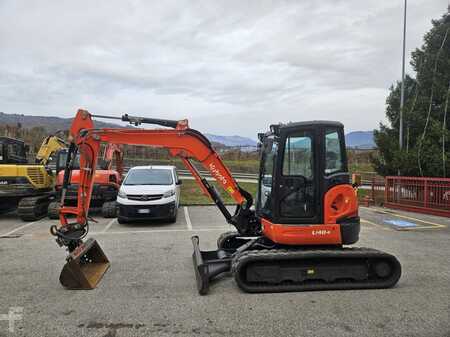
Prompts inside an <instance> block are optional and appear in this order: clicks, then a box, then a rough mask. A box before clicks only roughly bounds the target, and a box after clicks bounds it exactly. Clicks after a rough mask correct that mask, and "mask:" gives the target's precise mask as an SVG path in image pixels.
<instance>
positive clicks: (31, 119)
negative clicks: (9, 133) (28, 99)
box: [0, 112, 375, 149]
mask: <svg viewBox="0 0 450 337" xmlns="http://www.w3.org/2000/svg"><path fill="white" fill-rule="evenodd" d="M71 122H72V118H60V117H52V116H29V115H22V114H8V113H4V112H0V125H5V124H7V125H17V124H18V123H20V124H21V125H22V127H27V128H32V127H37V126H40V127H44V128H45V129H46V130H47V131H48V132H49V133H53V132H55V131H57V130H66V129H68V128H69V127H70V124H71ZM95 125H96V126H98V127H101V128H104V127H117V126H118V124H114V123H106V122H102V121H98V120H96V121H95ZM205 136H206V137H207V138H208V139H209V140H210V141H211V142H213V143H220V144H223V145H225V146H232V147H238V146H239V147H247V148H252V147H256V145H257V142H256V140H254V139H251V138H248V137H242V136H238V135H234V136H223V135H214V134H210V133H206V134H205ZM345 140H346V144H347V147H350V148H358V149H373V148H375V143H374V140H373V132H372V131H354V132H350V133H348V134H347V135H346V136H345Z"/></svg>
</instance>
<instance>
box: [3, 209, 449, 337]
mask: <svg viewBox="0 0 450 337" xmlns="http://www.w3.org/2000/svg"><path fill="white" fill-rule="evenodd" d="M360 214H361V217H362V230H361V239H360V241H359V242H358V246H364V247H373V248H377V249H380V250H384V251H387V252H389V253H392V254H394V255H396V256H397V257H398V259H399V260H400V262H401V263H402V268H403V274H402V277H401V279H400V281H399V283H398V285H397V286H396V287H395V288H392V289H384V290H347V291H316V292H301V293H281V294H279V293H277V294H246V293H244V292H242V291H241V290H240V289H239V288H238V287H237V286H236V284H235V282H234V280H233V279H232V278H230V277H224V278H222V279H220V280H218V281H217V282H214V283H213V284H212V285H211V289H210V292H209V294H208V295H207V296H199V295H198V293H197V289H196V284H195V277H194V273H193V266H192V259H191V255H192V245H191V241H190V237H191V236H192V235H194V234H198V235H199V236H200V244H201V247H202V249H214V248H215V242H216V238H217V237H218V236H219V235H220V234H221V233H222V232H224V231H227V230H230V226H229V225H227V224H226V223H225V221H224V219H223V218H222V216H221V214H220V213H219V212H218V211H217V210H216V209H215V208H214V207H187V208H180V210H179V213H178V221H177V222H176V223H174V224H168V223H164V222H158V223H146V224H130V225H119V224H118V223H117V221H116V220H115V219H103V218H101V216H100V215H98V216H94V217H95V219H96V220H97V221H98V223H92V225H91V232H90V236H91V237H94V238H96V239H97V240H98V242H99V243H100V245H101V247H102V248H103V249H104V251H105V253H106V254H107V256H108V257H109V259H110V261H111V268H110V270H109V271H108V272H107V273H106V274H105V276H104V278H103V280H102V281H101V283H100V284H99V286H98V287H97V288H96V289H94V290H90V291H69V290H65V289H63V288H62V287H61V286H60V284H59V281H58V277H59V272H60V270H61V268H62V266H63V264H64V260H65V252H64V250H63V249H62V248H59V247H58V246H57V244H56V243H55V242H54V240H53V238H52V237H51V236H50V235H49V233H48V229H49V226H50V225H51V224H54V223H56V222H55V221H52V220H48V219H42V220H40V221H37V222H34V223H23V222H21V221H20V220H19V219H18V218H17V216H16V215H15V214H14V213H12V214H7V215H1V216H0V237H1V238H0V272H1V276H0V289H1V290H0V336H27V337H33V336H105V337H112V336H117V337H119V336H258V337H260V336H327V337H329V336H358V337H359V336H417V337H422V336H430V337H434V336H436V337H437V336H439V337H440V336H450V323H449V313H450V309H449V304H450V271H449V270H450V268H449V260H450V259H449V257H450V248H449V238H450V229H449V228H450V219H448V218H442V217H435V216H424V215H419V214H414V213H407V212H399V211H389V210H387V209H381V208H364V207H361V210H360ZM8 318H13V320H12V321H13V322H14V326H13V330H14V331H10V330H11V329H9V328H10V326H9V322H8ZM10 321H11V320H10Z"/></svg>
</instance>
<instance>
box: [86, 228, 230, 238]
mask: <svg viewBox="0 0 450 337" xmlns="http://www.w3.org/2000/svg"><path fill="white" fill-rule="evenodd" d="M224 230H228V227H214V228H198V229H195V230H192V229H150V230H141V231H139V230H136V231H113V232H90V233H89V235H90V236H93V235H100V234H107V235H109V234H114V235H116V234H143V233H171V232H174V233H183V232H215V231H221V232H222V231H224Z"/></svg>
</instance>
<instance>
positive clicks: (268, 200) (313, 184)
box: [256, 121, 359, 244]
mask: <svg viewBox="0 0 450 337" xmlns="http://www.w3.org/2000/svg"><path fill="white" fill-rule="evenodd" d="M259 138H260V141H261V143H262V146H261V162H260V173H259V185H258V195H257V202H256V215H257V216H258V217H259V218H260V219H262V222H263V224H264V223H265V224H270V227H273V226H274V224H281V225H278V226H290V228H289V230H290V231H291V232H292V231H295V229H298V230H299V231H298V238H296V239H294V238H290V239H289V240H287V239H284V240H283V239H281V240H280V239H276V238H275V235H276V233H273V232H272V231H270V230H268V229H266V227H269V226H263V227H264V232H265V234H266V235H268V236H269V237H270V238H271V239H272V240H274V241H275V242H277V243H285V244H309V243H313V240H311V241H310V242H308V241H307V240H304V239H305V238H304V237H302V236H303V235H302V233H301V231H302V230H303V229H304V228H305V225H313V224H333V223H336V222H337V223H339V222H344V221H346V223H348V224H347V225H344V226H345V228H344V229H342V228H340V229H339V233H336V234H338V235H339V236H341V239H344V240H341V241H342V242H333V241H331V242H330V243H332V244H351V243H354V242H356V241H357V240H358V236H359V218H358V207H357V203H356V198H355V197H354V195H353V194H354V191H353V189H352V188H351V185H350V174H349V173H348V167H347V157H346V150H345V136H344V126H343V125H342V124H341V123H339V122H332V121H313V122H299V123H289V124H278V125H272V126H271V127H270V131H269V132H268V133H266V134H260V135H259ZM331 190H333V191H334V192H335V193H334V194H336V195H335V196H328V194H329V193H328V192H329V191H331ZM332 194H333V193H332ZM327 196H328V197H327ZM330 197H333V198H334V200H332V201H331V202H330V200H329V199H330ZM327 200H328V203H326V201H327ZM340 200H344V202H340ZM329 213H334V216H333V217H330V216H329ZM341 227H342V226H341ZM295 234H297V233H294V235H295ZM277 235H278V234H277ZM294 241H295V242H294Z"/></svg>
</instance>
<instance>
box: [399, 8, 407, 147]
mask: <svg viewBox="0 0 450 337" xmlns="http://www.w3.org/2000/svg"><path fill="white" fill-rule="evenodd" d="M406 5H407V0H405V8H404V11H403V56H402V85H401V88H400V127H399V136H398V138H399V139H398V143H399V146H400V150H401V149H403V108H404V104H405V43H406V41H405V40H406Z"/></svg>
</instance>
